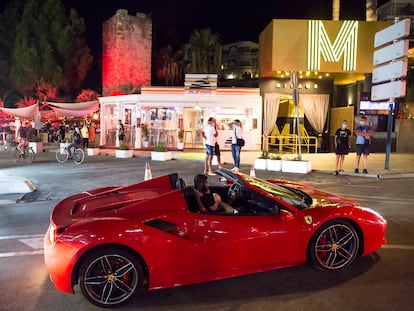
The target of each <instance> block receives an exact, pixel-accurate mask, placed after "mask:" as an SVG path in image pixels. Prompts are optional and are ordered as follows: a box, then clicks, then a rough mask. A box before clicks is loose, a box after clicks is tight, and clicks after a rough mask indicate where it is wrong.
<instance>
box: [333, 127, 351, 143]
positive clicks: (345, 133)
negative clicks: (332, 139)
mask: <svg viewBox="0 0 414 311" xmlns="http://www.w3.org/2000/svg"><path fill="white" fill-rule="evenodd" d="M335 135H336V136H337V139H338V141H337V144H338V143H339V144H347V145H348V144H349V136H351V131H350V130H349V129H344V130H343V129H342V128H340V129H337V130H336V132H335Z"/></svg>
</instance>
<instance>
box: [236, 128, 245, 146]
mask: <svg viewBox="0 0 414 311" xmlns="http://www.w3.org/2000/svg"><path fill="white" fill-rule="evenodd" d="M234 136H236V140H237V142H236V144H237V146H239V147H243V146H244V144H245V141H244V139H243V138H237V134H236V129H234Z"/></svg>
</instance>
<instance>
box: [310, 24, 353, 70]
mask: <svg viewBox="0 0 414 311" xmlns="http://www.w3.org/2000/svg"><path fill="white" fill-rule="evenodd" d="M357 43H358V22H357V21H344V23H343V24H342V26H341V28H340V29H339V32H338V35H337V36H336V37H335V40H334V42H333V43H332V42H331V40H330V39H329V36H328V34H327V32H326V29H325V27H324V25H323V22H322V21H318V20H310V21H308V65H307V69H308V70H320V67H321V57H322V58H323V60H324V61H325V62H330V63H337V62H339V61H340V59H341V57H342V56H343V66H342V69H343V70H344V71H354V70H356V61H357Z"/></svg>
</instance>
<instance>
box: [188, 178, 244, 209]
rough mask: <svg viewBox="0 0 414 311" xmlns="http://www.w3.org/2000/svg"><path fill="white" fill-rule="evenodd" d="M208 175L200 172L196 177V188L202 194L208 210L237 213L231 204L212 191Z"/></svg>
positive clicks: (201, 198)
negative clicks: (209, 186)
mask: <svg viewBox="0 0 414 311" xmlns="http://www.w3.org/2000/svg"><path fill="white" fill-rule="evenodd" d="M207 179H208V177H207V176H206V175H204V174H198V175H196V176H195V177H194V188H195V189H196V190H197V192H198V194H199V195H200V200H201V203H202V204H203V206H204V208H205V209H206V210H207V211H208V212H225V213H227V214H237V213H238V211H237V210H236V209H235V208H233V207H231V206H230V205H229V204H227V203H225V202H223V201H222V200H221V197H220V195H219V194H218V193H211V192H210V189H209V188H208V183H207Z"/></svg>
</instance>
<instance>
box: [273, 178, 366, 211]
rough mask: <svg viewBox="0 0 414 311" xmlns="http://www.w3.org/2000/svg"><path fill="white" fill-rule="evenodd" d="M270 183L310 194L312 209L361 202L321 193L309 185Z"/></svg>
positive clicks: (353, 204)
mask: <svg viewBox="0 0 414 311" xmlns="http://www.w3.org/2000/svg"><path fill="white" fill-rule="evenodd" d="M268 181H269V182H272V183H274V184H278V185H281V186H287V187H291V188H294V189H298V190H301V191H303V192H305V193H307V194H309V195H310V196H311V197H312V206H311V207H312V208H314V207H335V206H341V207H345V206H349V207H354V206H360V203H359V202H356V201H354V200H351V199H347V198H344V197H342V196H339V195H336V194H333V193H329V192H325V191H321V190H318V189H316V188H313V187H311V186H308V185H304V184H300V183H294V182H289V181H285V180H279V179H277V180H268Z"/></svg>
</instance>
